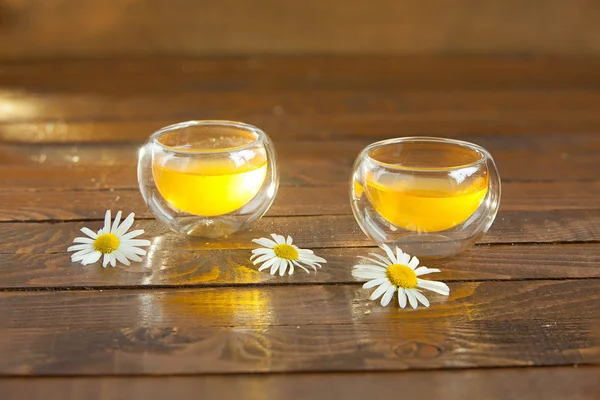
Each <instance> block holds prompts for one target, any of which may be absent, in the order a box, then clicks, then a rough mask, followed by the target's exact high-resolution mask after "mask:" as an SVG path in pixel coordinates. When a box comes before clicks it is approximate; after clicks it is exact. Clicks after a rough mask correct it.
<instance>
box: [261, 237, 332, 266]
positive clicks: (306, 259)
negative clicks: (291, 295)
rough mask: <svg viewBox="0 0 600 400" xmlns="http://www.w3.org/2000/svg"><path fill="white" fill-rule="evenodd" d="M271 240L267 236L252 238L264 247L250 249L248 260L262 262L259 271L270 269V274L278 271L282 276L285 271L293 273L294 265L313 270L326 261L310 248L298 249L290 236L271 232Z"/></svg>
mask: <svg viewBox="0 0 600 400" xmlns="http://www.w3.org/2000/svg"><path fill="white" fill-rule="evenodd" d="M271 237H272V238H273V240H271V239H269V238H260V239H253V240H252V241H253V242H254V243H256V244H259V245H261V246H264V247H259V248H258V249H254V250H252V256H251V257H250V261H252V260H253V259H254V261H253V263H254V265H256V264H260V263H262V265H261V266H260V268H259V269H258V270H259V271H262V270H265V269H270V273H271V275H275V274H276V273H277V271H279V275H280V276H283V275H284V274H285V272H286V271H288V274H289V275H292V274H293V273H294V267H298V268H302V269H303V270H304V271H306V273H308V272H309V271H308V269H307V268H306V267H305V265H306V266H307V267H311V268H312V269H314V270H315V271H316V270H317V267H319V268H321V263H326V262H327V261H325V259H324V258H321V257H318V256H316V255H315V253H314V252H313V251H312V250H308V249H300V248H298V246H295V245H293V244H292V238H291V237H289V236H288V237H287V239H286V238H284V237H283V236H281V235H277V234H275V233H272V234H271Z"/></svg>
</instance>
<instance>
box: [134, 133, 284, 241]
mask: <svg viewBox="0 0 600 400" xmlns="http://www.w3.org/2000/svg"><path fill="white" fill-rule="evenodd" d="M138 183H139V186H140V191H141V192H142V196H143V197H144V200H145V201H146V204H147V205H148V208H149V209H150V211H151V212H152V214H154V216H155V217H156V219H157V220H159V221H160V222H162V223H164V224H165V225H167V226H168V227H169V228H171V229H172V230H173V231H175V232H179V233H183V234H186V235H189V236H199V237H211V238H214V237H219V236H224V235H228V234H231V233H233V232H236V231H239V230H241V229H243V228H245V227H247V226H248V224H250V223H252V222H253V221H255V220H257V219H258V218H260V217H262V216H263V215H264V214H265V213H266V212H267V210H268V209H269V207H270V206H271V204H273V200H274V199H275V195H276V193H277V188H278V184H279V175H278V171H277V162H276V156H275V150H274V148H273V144H272V142H271V140H270V139H269V137H268V136H267V135H266V134H265V133H264V132H263V131H261V130H260V129H258V128H256V127H254V126H251V125H247V124H243V123H239V122H230V121H190V122H183V123H180V124H176V125H171V126H167V127H165V128H162V129H160V130H158V131H156V132H154V133H153V134H152V135H151V136H150V138H149V139H148V140H147V141H146V143H145V144H144V147H143V148H142V149H141V150H140V154H139V161H138Z"/></svg>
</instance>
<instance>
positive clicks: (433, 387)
mask: <svg viewBox="0 0 600 400" xmlns="http://www.w3.org/2000/svg"><path fill="white" fill-rule="evenodd" d="M599 374H600V371H599V370H598V367H578V368H575V367H554V368H544V367H538V368H501V369H471V370H465V371H436V372H435V373H431V372H429V371H405V372H379V373H360V374H358V373H329V374H269V375H266V374H265V375H236V376H235V377H232V376H223V375H207V376H187V377H183V376H172V377H127V378H120V377H85V378H82V377H79V378H71V377H69V378H60V377H54V378H4V379H0V392H2V393H4V396H5V397H4V398H5V399H6V400H11V399H22V398H40V397H43V398H44V399H46V400H69V399H73V400H76V399H87V400H113V399H115V398H124V399H125V398H136V399H137V398H143V399H147V400H158V399H164V398H167V397H178V398H187V397H188V396H190V395H191V394H192V393H203V396H202V397H203V399H232V398H236V399H240V400H254V399H256V398H257V397H258V396H263V397H265V398H292V399H295V400H312V399H315V398H327V399H341V398H343V399H357V400H359V399H365V398H369V397H370V396H373V393H374V392H376V393H377V398H378V399H390V400H392V399H393V400H396V399H398V393H399V392H402V395H403V396H406V397H411V398H422V399H433V398H443V399H446V400H463V399H465V398H477V399H488V400H497V399H503V400H517V399H524V398H527V399H537V398H539V399H553V398H568V399H569V400H594V399H596V398H597V394H598V392H599V391H600V383H599V382H600V381H599V380H598V379H597V378H598V375H599ZM507 382H510V385H507V384H506V383H507Z"/></svg>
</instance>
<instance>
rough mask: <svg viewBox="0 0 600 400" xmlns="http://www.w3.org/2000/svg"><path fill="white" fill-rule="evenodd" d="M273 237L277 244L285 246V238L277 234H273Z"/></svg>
mask: <svg viewBox="0 0 600 400" xmlns="http://www.w3.org/2000/svg"><path fill="white" fill-rule="evenodd" d="M271 237H272V238H273V239H274V240H275V243H277V244H285V238H284V237H283V236H281V235H278V234H276V233H271Z"/></svg>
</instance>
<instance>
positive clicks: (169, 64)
mask: <svg viewBox="0 0 600 400" xmlns="http://www.w3.org/2000/svg"><path fill="white" fill-rule="evenodd" d="M598 69H600V60H599V59H598V58H596V57H549V56H544V57H542V56H535V57H534V56H529V57H519V56H513V57H506V56H493V55H491V56H490V55H487V56H485V55H481V54H479V55H469V56H449V55H444V56H424V55H420V54H411V55H410V56H397V55H392V54H385V55H374V54H372V55H369V56H368V57H364V56H362V55H354V56H352V55H348V56H335V57H333V56H331V55H323V56H315V55H312V56H302V57H299V56H265V55H256V54H255V55H251V56H236V57H210V56H208V57H202V58H190V57H168V58H164V57H163V58H157V57H147V58H143V59H140V58H131V57H129V58H102V59H99V58H94V59H82V58H79V59H60V58H53V59H43V60H40V59H37V60H33V61H28V60H22V59H21V60H12V61H4V62H2V68H0V87H2V88H4V89H5V90H16V91H22V92H42V93H80V94H81V93H96V94H99V95H117V94H125V95H129V96H131V95H132V94H136V95H139V94H143V93H152V94H156V93H164V94H168V93H188V92H190V91H199V92H217V91H220V92H228V91H240V92H245V93H248V94H254V93H257V92H265V91H271V92H272V91H276V92H278V93H281V92H283V91H289V92H301V91H312V90H321V91H329V90H357V91H372V90H378V91H381V90H383V91H397V90H439V91H440V93H443V92H444V91H446V90H457V89H459V90H515V89H517V90H535V89H538V90H544V89H566V90H568V89H571V90H574V89H581V90H595V89H598V88H600V76H599V75H598V72H597V71H598ZM440 71H443V73H440ZM48 76H51V77H52V78H53V79H48ZM156 76H159V77H160V79H156V78H155V77H156Z"/></svg>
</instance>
